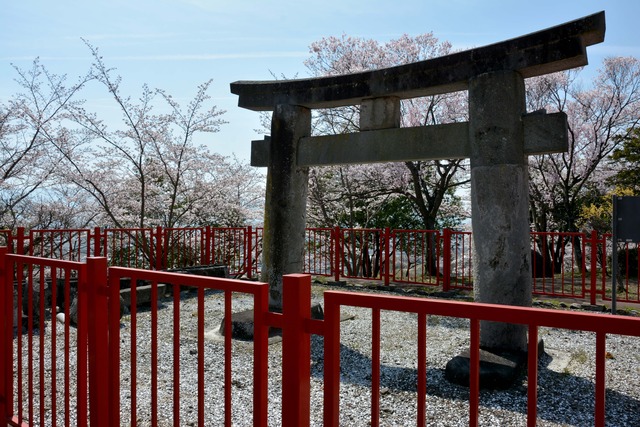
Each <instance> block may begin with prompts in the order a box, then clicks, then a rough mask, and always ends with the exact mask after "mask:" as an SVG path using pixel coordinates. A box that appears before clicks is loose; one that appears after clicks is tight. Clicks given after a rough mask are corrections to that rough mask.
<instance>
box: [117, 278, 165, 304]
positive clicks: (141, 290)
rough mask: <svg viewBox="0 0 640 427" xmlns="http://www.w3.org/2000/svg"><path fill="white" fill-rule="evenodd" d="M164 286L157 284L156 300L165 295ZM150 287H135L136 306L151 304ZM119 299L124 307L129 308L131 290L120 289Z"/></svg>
mask: <svg viewBox="0 0 640 427" xmlns="http://www.w3.org/2000/svg"><path fill="white" fill-rule="evenodd" d="M166 286H167V285H166V284H164V283H158V298H162V297H163V296H164V294H165V290H166ZM151 290H152V285H139V286H136V306H139V305H145V304H151ZM120 297H121V298H122V300H121V301H122V302H124V304H125V305H126V307H131V288H126V289H121V290H120Z"/></svg>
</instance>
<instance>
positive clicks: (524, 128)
mask: <svg viewBox="0 0 640 427" xmlns="http://www.w3.org/2000/svg"><path fill="white" fill-rule="evenodd" d="M604 32H605V20H604V12H600V13H597V14H594V15H590V16H586V17H584V18H581V19H578V20H575V21H572V22H568V23H565V24H562V25H559V26H556V27H552V28H549V29H546V30H542V31H539V32H535V33H532V34H528V35H525V36H522V37H518V38H514V39H511V40H507V41H503V42H500V43H496V44H492V45H489V46H484V47H480V48H476V49H471V50H467V51H463V52H459V53H455V54H451V55H447V56H443V57H439V58H435V59H430V60H426V61H421V62H416V63H412V64H407V65H401V66H397V67H392V68H386V69H380V70H375V71H366V72H361V73H357V74H350V75H341V76H332V77H322V78H312V79H296V80H280V81H238V82H235V83H232V84H231V92H232V93H234V94H236V95H239V102H238V105H239V106H240V107H242V108H247V109H250V110H254V111H273V117H272V122H271V136H270V137H266V138H265V139H264V140H261V141H253V143H252V153H251V164H252V165H253V166H267V167H268V174H267V195H266V203H265V219H264V239H263V257H264V258H263V272H262V280H263V281H266V282H268V283H269V284H270V290H271V292H270V306H271V307H272V308H275V309H278V308H280V307H281V302H282V275H284V274H289V273H299V272H301V271H302V270H303V245H304V232H305V226H306V200H307V190H308V167H309V166H318V165H320V166H322V165H335V164H354V163H371V162H392V161H408V160H426V159H453V158H470V162H471V208H472V211H471V212H472V218H471V221H472V226H473V242H474V245H473V246H474V255H473V256H474V258H473V261H474V269H473V274H474V290H475V300H476V301H478V302H487V303H497V304H510V305H519V306H530V305H531V293H532V279H531V262H530V257H531V246H530V241H529V216H528V211H529V203H528V202H529V201H528V179H529V177H528V170H527V156H529V155H536V154H544V153H554V152H562V151H566V149H567V122H566V116H565V115H564V114H563V113H556V114H545V112H543V111H539V112H531V113H527V112H526V111H525V87H524V79H525V78H528V77H534V76H539V75H543V74H548V73H553V72H557V71H562V70H567V69H571V68H575V67H580V66H584V65H586V64H587V54H586V47H587V46H590V45H593V44H596V43H600V42H602V41H603V40H604ZM461 90H468V91H469V121H468V122H466V123H452V124H442V125H433V126H425V127H412V128H400V127H399V126H400V100H402V99H407V98H414V97H420V96H429V95H436V94H442V93H447V92H454V91H461ZM346 105H359V106H360V129H361V132H357V133H350V134H342V135H329V136H319V137H313V136H310V134H311V110H312V109H314V108H333V107H341V106H346ZM480 341H481V346H482V347H483V348H489V349H501V350H517V351H523V352H525V351H526V349H527V331H526V329H525V327H523V326H519V325H508V324H502V323H499V324H497V323H493V324H492V323H489V322H485V323H483V324H482V325H481V337H480Z"/></svg>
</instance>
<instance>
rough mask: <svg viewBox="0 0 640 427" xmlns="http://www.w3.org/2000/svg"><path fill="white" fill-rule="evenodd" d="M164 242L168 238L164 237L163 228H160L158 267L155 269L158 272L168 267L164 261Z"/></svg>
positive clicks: (158, 230) (157, 233) (157, 237)
mask: <svg viewBox="0 0 640 427" xmlns="http://www.w3.org/2000/svg"><path fill="white" fill-rule="evenodd" d="M163 240H166V236H164V234H163V232H162V227H160V226H158V227H157V228H156V248H155V250H156V265H155V268H156V270H162V269H163V268H164V266H165V265H166V260H164V259H163V250H162V248H163V244H164V242H163ZM164 255H167V254H166V251H164Z"/></svg>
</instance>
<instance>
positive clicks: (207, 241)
mask: <svg viewBox="0 0 640 427" xmlns="http://www.w3.org/2000/svg"><path fill="white" fill-rule="evenodd" d="M204 264H213V263H212V262H211V226H210V225H207V226H206V227H205V228H204Z"/></svg>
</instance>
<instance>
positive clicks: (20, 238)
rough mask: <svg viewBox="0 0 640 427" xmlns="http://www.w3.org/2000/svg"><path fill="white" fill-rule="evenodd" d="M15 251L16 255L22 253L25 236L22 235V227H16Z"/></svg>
mask: <svg viewBox="0 0 640 427" xmlns="http://www.w3.org/2000/svg"><path fill="white" fill-rule="evenodd" d="M16 240H17V243H16V246H17V247H16V253H17V254H18V255H24V241H25V240H26V237H25V235H24V227H18V235H17V236H16Z"/></svg>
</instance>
